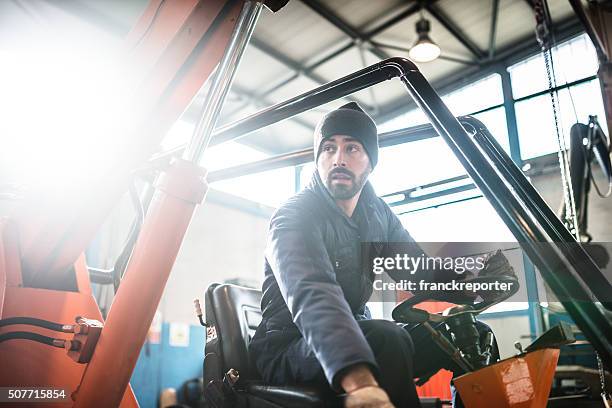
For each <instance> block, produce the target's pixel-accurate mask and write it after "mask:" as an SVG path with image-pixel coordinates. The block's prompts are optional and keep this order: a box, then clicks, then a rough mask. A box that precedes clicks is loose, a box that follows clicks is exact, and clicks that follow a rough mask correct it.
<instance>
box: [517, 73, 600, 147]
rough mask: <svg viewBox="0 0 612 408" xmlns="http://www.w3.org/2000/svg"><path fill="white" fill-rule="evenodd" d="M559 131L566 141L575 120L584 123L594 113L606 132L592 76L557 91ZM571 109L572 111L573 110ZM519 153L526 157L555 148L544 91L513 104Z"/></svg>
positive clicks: (596, 87) (549, 111) (595, 81)
mask: <svg viewBox="0 0 612 408" xmlns="http://www.w3.org/2000/svg"><path fill="white" fill-rule="evenodd" d="M558 95H559V98H558V100H559V110H558V112H559V118H558V119H559V131H560V132H562V134H564V135H565V140H566V142H569V140H568V137H569V131H570V128H571V127H572V125H573V124H574V123H576V122H581V123H587V122H588V116H589V115H597V116H598V118H599V124H600V126H601V127H602V129H603V130H604V132H606V133H607V125H606V120H605V117H606V116H605V113H604V108H603V101H602V99H601V91H600V88H599V82H598V80H597V79H594V80H592V81H589V82H585V83H582V84H579V85H576V86H572V87H570V88H565V89H562V90H561V91H559V93H558ZM574 109H575V111H574ZM515 110H516V121H517V128H518V134H519V143H520V146H521V157H522V158H523V159H530V158H533V157H537V156H542V155H545V154H549V153H553V152H556V151H557V150H558V149H559V147H558V142H557V134H556V130H555V120H554V115H553V109H552V103H551V100H550V96H549V95H548V94H544V95H540V96H536V97H534V98H530V99H525V100H522V101H520V102H517V103H516V104H515Z"/></svg>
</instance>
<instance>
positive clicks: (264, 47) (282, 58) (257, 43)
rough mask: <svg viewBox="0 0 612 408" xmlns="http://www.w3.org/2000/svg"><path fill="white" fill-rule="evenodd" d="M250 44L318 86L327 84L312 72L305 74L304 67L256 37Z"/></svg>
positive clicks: (252, 38)
mask: <svg viewBox="0 0 612 408" xmlns="http://www.w3.org/2000/svg"><path fill="white" fill-rule="evenodd" d="M249 44H250V45H252V46H253V47H255V48H257V49H258V50H259V51H261V52H263V53H264V54H266V55H267V56H269V57H271V58H272V59H275V60H276V61H278V62H280V63H281V64H283V65H285V66H286V67H287V68H289V69H291V70H292V71H294V72H296V73H300V74H302V75H304V76H305V77H307V78H308V79H310V80H311V81H314V82H316V83H317V84H318V85H323V84H325V83H326V82H327V81H326V80H325V79H323V78H321V77H320V76H318V75H316V74H314V73H312V72H305V71H304V67H303V66H302V65H301V64H300V63H299V62H297V61H294V60H293V59H291V58H289V57H288V56H287V55H285V54H283V53H281V52H280V51H278V50H276V49H274V48H273V47H271V46H270V45H268V44H266V43H265V42H263V41H261V40H259V39H257V38H256V37H251V41H250V43H249Z"/></svg>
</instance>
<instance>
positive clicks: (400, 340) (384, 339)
mask: <svg viewBox="0 0 612 408" xmlns="http://www.w3.org/2000/svg"><path fill="white" fill-rule="evenodd" d="M358 323H359V327H360V328H361V330H362V331H363V334H364V335H365V338H366V340H367V341H368V343H369V344H370V347H371V348H372V349H373V350H374V352H375V353H376V352H377V351H384V350H388V351H390V352H393V351H395V352H397V351H398V347H401V348H402V349H404V350H405V351H406V352H408V353H410V354H411V355H412V354H414V345H413V343H412V339H411V337H410V334H409V333H408V332H407V331H406V330H405V329H404V328H403V327H401V326H399V325H397V324H396V323H394V322H392V321H389V320H360V321H359V322H358Z"/></svg>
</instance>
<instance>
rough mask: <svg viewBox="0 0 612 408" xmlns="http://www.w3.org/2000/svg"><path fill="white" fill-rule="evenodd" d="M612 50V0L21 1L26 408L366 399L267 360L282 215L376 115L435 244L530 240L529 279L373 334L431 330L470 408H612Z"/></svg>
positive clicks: (5, 326) (17, 284) (434, 383)
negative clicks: (332, 124)
mask: <svg viewBox="0 0 612 408" xmlns="http://www.w3.org/2000/svg"><path fill="white" fill-rule="evenodd" d="M611 58H612V1H609V0H588V1H587V0H376V1H369V0H264V1H255V0H253V1H250V0H248V1H245V0H105V1H99V0H68V1H43V0H35V1H30V0H5V1H2V2H0V72H1V73H2V75H0V107H1V110H0V112H1V115H0V134H1V140H2V145H1V149H0V151H1V153H0V156H1V159H0V391H1V392H0V406H4V404H6V406H38V405H39V404H41V403H42V404H43V406H57V407H65V406H75V407H98V406H99V407H137V406H140V407H145V408H153V407H185V408H188V407H211V408H222V407H244V408H250V407H264V408H268V407H269V408H275V407H304V408H306V407H341V406H343V396H342V394H333V393H330V390H328V389H321V388H320V387H317V386H312V385H309V384H296V385H287V386H278V385H273V384H266V383H265V382H263V381H262V380H261V378H259V377H258V374H257V373H256V372H255V370H253V367H252V366H251V365H250V364H249V355H248V352H247V345H248V343H249V341H250V339H251V337H252V336H253V333H254V332H255V329H256V328H257V326H258V325H259V323H260V321H261V319H262V317H261V309H260V303H261V296H262V294H261V288H262V280H263V277H264V275H263V266H264V253H265V249H266V236H267V233H268V226H269V221H270V218H271V217H272V215H273V214H274V212H275V211H276V209H277V208H279V206H280V205H281V204H282V203H283V202H285V201H286V200H287V199H289V198H290V197H292V196H293V195H294V194H296V193H297V192H299V191H300V190H302V189H303V188H304V187H305V186H306V185H307V184H308V183H309V180H310V179H311V177H312V175H313V172H314V171H316V166H315V163H313V143H312V140H313V132H314V130H315V128H316V126H317V123H318V121H319V119H320V118H321V117H322V116H323V115H324V114H326V113H327V112H329V111H331V110H333V109H336V108H338V107H340V106H342V105H345V104H347V103H349V102H357V103H358V104H359V106H360V107H361V108H363V110H364V111H366V112H367V113H368V114H369V115H370V116H371V117H372V118H373V119H374V121H375V122H376V125H377V128H378V137H379V146H380V158H379V163H378V165H377V167H376V169H374V171H373V172H372V174H371V176H370V181H371V183H372V185H373V187H374V189H375V191H376V194H377V195H378V196H380V197H382V198H383V200H384V201H385V202H386V203H387V204H388V206H389V207H390V208H391V210H392V211H393V213H395V214H396V215H397V216H398V217H399V219H400V221H401V223H402V225H403V226H404V227H405V228H406V229H407V230H408V231H409V232H410V234H411V235H412V236H413V237H414V239H415V240H416V241H417V242H423V243H439V244H440V245H442V244H443V243H448V242H457V243H482V242H487V243H497V244H496V245H497V246H498V247H499V246H502V245H503V247H504V249H503V252H504V254H505V255H506V257H507V258H508V259H511V260H512V262H513V268H514V271H515V273H516V277H513V278H512V279H511V280H509V281H508V282H510V283H514V282H515V280H516V282H518V284H517V285H516V289H517V290H513V291H508V292H505V293H501V292H500V293H499V294H498V296H496V297H495V298H487V299H485V300H482V299H481V301H480V302H478V303H477V302H475V303H474V304H464V303H460V302H457V303H454V302H453V300H454V299H453V298H449V297H445V296H444V293H437V294H436V293H417V294H410V293H408V292H406V291H404V290H396V291H393V292H391V293H390V292H389V291H385V292H384V293H383V295H382V297H383V298H382V299H377V300H371V301H370V302H369V303H368V307H369V310H370V312H371V315H372V318H375V319H386V320H391V321H395V322H397V323H410V324H419V325H422V326H423V327H425V328H426V329H427V330H428V331H429V333H430V335H431V342H434V343H436V344H438V345H439V347H441V348H442V349H443V350H445V352H447V353H448V355H449V356H450V358H452V359H453V361H456V362H457V364H459V365H461V367H464V368H465V372H466V374H464V375H462V376H460V377H458V378H455V379H453V384H454V387H455V388H456V389H457V391H458V392H459V394H460V395H461V398H462V399H463V401H464V403H465V406H466V407H467V408H480V407H509V408H510V407H512V408H519V407H521V408H523V407H524V408H527V407H529V408H537V407H572V408H574V407H610V406H611V404H612V283H611V281H612V269H610V268H612V265H609V260H610V251H611V250H612V244H610V243H611V242H612V222H611V221H610V220H611V219H612V197H610V195H611V191H612V165H611V163H610V152H611V142H610V129H611V128H612V62H611ZM488 279H491V277H486V276H485V277H482V278H480V280H478V282H482V283H486V282H488ZM500 279H502V281H503V279H506V278H505V277H502V278H500V277H496V280H497V281H499V280H500ZM504 282H505V281H504ZM519 284H520V285H519ZM519 286H520V289H519ZM476 316H477V319H478V320H479V321H482V322H484V323H486V324H487V325H488V326H490V327H491V329H492V330H493V335H494V338H495V339H494V338H493V335H488V336H487V338H486V339H484V341H481V340H480V339H478V337H477V336H476V338H474V337H473V336H472V335H471V333H472V331H473V330H474V327H475V320H476ZM436 325H445V327H448V330H450V331H451V332H452V333H453V334H452V338H451V339H450V340H448V339H446V338H444V337H442V338H440V335H439V333H438V332H437V331H436V330H435V329H434V328H433V327H434V326H436ZM341 335H342V333H338V336H341ZM494 341H495V342H496V344H497V345H498V346H499V352H500V360H499V361H495V360H496V359H495V358H492V355H491V348H492V345H493V343H494ZM451 379H452V373H450V372H448V371H445V370H442V371H439V372H437V373H436V374H434V375H432V376H430V377H428V378H419V379H413V378H406V382H407V383H408V382H414V381H416V383H417V391H418V395H419V397H420V400H421V406H422V407H424V408H427V407H436V408H437V407H450V406H451V399H452V395H451V386H450V384H451Z"/></svg>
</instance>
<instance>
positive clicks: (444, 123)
mask: <svg viewBox="0 0 612 408" xmlns="http://www.w3.org/2000/svg"><path fill="white" fill-rule="evenodd" d="M393 78H399V79H400V81H401V82H402V83H403V84H404V85H405V87H406V89H407V90H408V93H409V94H410V96H411V97H412V98H413V100H414V101H415V102H416V103H417V105H418V106H419V107H420V108H421V109H422V110H423V112H424V113H425V114H426V115H427V117H428V119H429V120H430V122H431V125H432V126H433V130H435V131H436V132H437V134H438V135H440V136H441V137H442V138H443V139H444V141H445V142H446V143H447V144H448V146H449V147H450V148H451V150H452V151H453V153H454V154H455V156H456V157H457V159H458V160H459V161H460V162H461V164H462V165H463V167H464V168H465V169H466V171H467V173H468V175H469V176H470V177H471V178H472V180H473V181H474V183H475V184H476V185H477V186H478V187H479V188H480V190H481V191H482V193H483V195H484V196H485V197H486V198H487V199H488V200H489V202H490V203H491V204H492V206H493V208H494V209H495V210H496V212H497V213H498V215H499V216H500V217H501V218H502V220H503V221H504V222H505V224H506V225H507V226H508V228H509V229H510V231H511V232H512V233H513V235H514V236H515V237H516V239H517V240H518V242H519V244H520V245H521V247H522V248H523V249H524V250H525V252H526V253H527V255H528V257H529V258H530V259H531V261H532V262H533V263H534V264H535V265H536V266H537V267H538V269H539V270H540V273H541V275H542V277H543V278H544V280H545V281H546V283H547V284H548V285H549V286H550V288H551V290H552V291H553V292H554V293H555V294H556V295H557V296H558V297H559V298H560V302H561V304H562V305H563V306H564V307H565V309H566V310H567V312H568V313H569V315H570V316H571V317H572V318H573V319H574V322H575V323H576V324H577V325H578V326H579V327H580V329H581V330H582V331H583V332H584V334H585V336H586V337H587V338H588V340H589V341H590V342H591V344H592V345H593V347H594V348H595V349H596V350H597V351H598V352H599V354H600V355H601V358H602V359H603V361H604V362H605V364H606V365H607V366H608V367H612V322H611V321H610V320H609V319H608V318H607V317H606V316H605V315H604V312H603V311H602V310H601V309H600V308H599V307H598V306H597V304H596V300H599V301H600V302H601V304H602V305H604V306H605V307H606V308H607V309H609V310H612V303H611V302H610V299H609V297H610V296H611V293H612V285H610V282H608V280H607V279H606V277H605V276H604V275H603V273H602V272H601V270H599V268H598V267H597V265H596V264H595V263H594V261H593V260H592V259H591V257H590V256H589V255H588V254H587V252H586V251H585V250H584V249H583V248H582V246H580V245H579V244H578V243H577V241H576V240H575V238H574V237H573V236H572V234H571V233H570V232H569V231H568V230H567V228H566V227H565V226H564V225H563V223H562V222H561V221H560V220H559V219H558V218H557V217H556V215H555V214H554V213H553V212H552V210H551V209H550V207H548V205H547V204H546V203H545V201H544V200H543V199H542V197H541V196H540V195H539V193H538V192H537V190H536V189H535V188H534V187H533V186H532V185H531V183H530V182H529V180H527V178H526V177H525V175H524V174H523V173H522V171H521V170H520V169H519V168H518V167H517V166H516V164H515V163H514V162H513V161H512V159H511V158H510V157H509V156H508V154H507V153H506V152H505V151H504V150H503V148H502V147H501V146H500V145H499V143H498V142H497V141H496V140H495V139H494V138H493V137H492V136H491V134H490V133H489V131H488V130H487V128H486V127H485V126H484V124H483V123H482V122H480V121H479V120H477V119H475V118H473V117H469V116H468V117H461V118H460V121H461V123H460V121H459V120H458V119H457V118H455V117H454V116H453V115H452V113H451V112H450V111H449V109H448V108H447V107H446V105H445V104H444V102H443V101H442V100H441V98H440V97H439V96H438V94H437V93H436V92H435V91H434V89H433V88H432V87H431V85H430V84H429V83H428V82H427V80H426V79H425V78H424V76H423V75H422V74H421V73H420V72H419V70H418V68H417V67H416V65H414V64H413V63H412V62H411V61H409V60H407V59H405V58H390V59H387V60H384V61H381V62H379V63H377V64H374V65H371V66H369V67H367V68H364V69H362V70H359V71H357V72H355V73H353V74H350V75H347V76H345V77H343V78H340V79H338V80H336V81H333V82H330V83H328V84H326V85H323V86H321V87H318V88H315V89H313V90H311V91H309V92H306V93H303V94H301V95H298V96H296V97H294V98H291V99H289V100H287V101H285V102H282V103H279V104H276V105H273V106H271V107H268V108H266V109H263V110H261V111H259V112H257V113H255V114H253V115H250V116H248V117H247V118H245V119H242V120H239V121H236V122H233V123H230V124H228V125H226V126H223V127H221V128H219V129H217V130H216V131H215V132H214V134H213V139H212V141H211V144H212V145H215V144H220V143H224V142H227V141H230V140H235V139H238V138H240V137H242V136H244V135H246V134H248V133H250V132H253V131H255V130H258V129H261V128H263V127H266V126H268V125H271V124H273V123H277V122H280V121H282V120H285V119H288V118H290V117H292V116H295V115H298V114H300V113H302V112H305V111H307V110H310V109H312V108H315V107H317V106H320V105H323V104H325V103H328V102H331V101H334V100H336V99H339V98H342V97H344V96H347V95H350V94H352V93H354V92H357V91H360V90H362V89H365V88H368V87H370V86H373V85H376V84H378V83H380V82H383V81H386V80H390V79H393ZM462 123H463V125H462ZM464 126H465V127H464ZM466 128H467V129H470V133H471V134H469V133H468V131H467V130H466ZM430 131H431V128H428V126H427V125H426V126H424V127H421V128H418V129H416V128H415V133H418V132H422V133H421V136H420V137H421V138H426V137H431V136H429V135H430ZM395 137H396V138H397V137H398V134H395ZM399 137H406V135H405V134H404V135H399ZM417 137H418V136H417ZM389 144H395V143H389ZM307 152H308V149H307V150H303V151H299V152H294V153H290V154H287V155H282V156H280V157H278V158H274V157H273V158H270V159H266V160H264V161H262V162H259V163H253V164H246V165H242V166H236V167H235V168H233V170H232V171H231V172H228V171H229V170H230V169H227V170H219V171H218V172H217V174H218V176H217V179H221V178H231V177H236V176H238V175H240V174H243V172H244V170H245V169H251V170H256V169H258V170H261V168H262V166H264V167H267V168H270V169H271V168H278V167H281V164H282V163H283V162H288V163H291V162H292V161H293V162H295V161H296V160H298V161H299V160H303V158H304V157H305V155H306V154H307ZM249 166H250V167H249ZM223 171H225V174H223V173H222V172H223ZM211 176H213V177H214V173H211ZM513 190H514V192H513ZM593 295H594V297H595V299H594V298H593Z"/></svg>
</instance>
